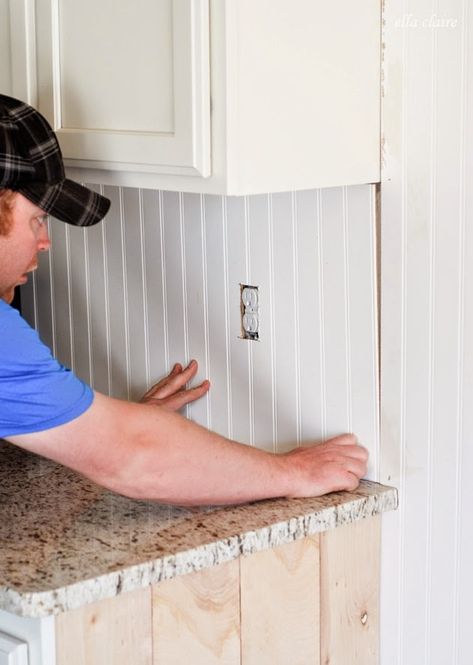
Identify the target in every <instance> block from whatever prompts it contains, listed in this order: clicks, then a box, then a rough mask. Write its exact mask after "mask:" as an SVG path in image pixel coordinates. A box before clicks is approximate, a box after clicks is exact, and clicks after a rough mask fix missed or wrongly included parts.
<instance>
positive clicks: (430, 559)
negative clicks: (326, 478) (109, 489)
mask: <svg viewBox="0 0 473 665" xmlns="http://www.w3.org/2000/svg"><path fill="white" fill-rule="evenodd" d="M409 15H410V17H409ZM435 15H437V17H443V18H445V19H451V21H453V23H452V22H450V26H451V27H433V25H434V21H435ZM472 27H473V26H472V13H471V6H469V4H468V0H444V1H443V2H440V1H437V2H432V1H429V2H427V1H422V0H417V1H416V2H414V1H413V0H405V1H404V2H403V3H399V2H397V1H396V0H386V7H385V39H384V41H385V50H384V54H385V63H384V65H385V67H384V69H385V80H384V87H385V95H384V99H383V116H384V118H383V123H384V136H385V146H384V150H385V154H384V159H385V169H384V175H383V180H384V182H383V184H382V217H381V219H382V288H381V294H382V310H381V323H382V331H381V352H382V353H381V370H382V373H381V376H382V383H381V397H382V400H381V417H382V435H381V480H382V481H386V482H389V483H392V484H394V485H397V486H398V487H399V489H400V499H401V506H400V509H399V511H398V512H397V513H393V514H390V515H386V516H385V519H384V522H383V524H384V531H383V552H384V554H383V578H382V579H383V604H382V617H383V634H382V649H383V653H382V665H471V663H472V662H473V631H472V629H471V621H470V619H471V609H470V600H471V597H472V595H473V566H472V562H473V533H472V529H471V523H472V522H471V508H472V506H473V484H472V482H471V478H472V476H473V446H472V441H473V346H472V344H473V309H472V307H473V235H472V221H473V220H472V212H473V209H472V203H473V200H472V192H473V190H472V188H471V183H472V182H473V180H472V176H473V161H472V160H473V150H472V148H473V143H472V139H473V107H472V101H473V97H472V95H473V80H472V76H471V74H472V69H471V59H472V56H473V50H472V49H473V31H472Z"/></svg>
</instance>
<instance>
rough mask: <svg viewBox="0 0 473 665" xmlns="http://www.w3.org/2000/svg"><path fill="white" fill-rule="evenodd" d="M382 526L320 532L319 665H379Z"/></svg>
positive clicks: (375, 523)
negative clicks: (380, 547)
mask: <svg viewBox="0 0 473 665" xmlns="http://www.w3.org/2000/svg"><path fill="white" fill-rule="evenodd" d="M380 524H381V522H380V519H379V516H377V517H373V518H370V519H369V520H364V521H361V522H357V523H354V524H349V525H347V526H344V527H341V528H338V529H334V530H333V531H327V532H325V533H323V534H321V537H320V607H321V628H320V639H321V665H378V662H379V653H378V652H379V546H380Z"/></svg>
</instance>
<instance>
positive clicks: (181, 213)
mask: <svg viewBox="0 0 473 665" xmlns="http://www.w3.org/2000/svg"><path fill="white" fill-rule="evenodd" d="M179 233H180V237H181V243H180V245H181V277H182V323H183V328H184V357H185V361H186V362H189V360H190V358H189V316H188V313H187V299H188V294H187V271H186V243H185V242H184V205H183V194H182V192H179Z"/></svg>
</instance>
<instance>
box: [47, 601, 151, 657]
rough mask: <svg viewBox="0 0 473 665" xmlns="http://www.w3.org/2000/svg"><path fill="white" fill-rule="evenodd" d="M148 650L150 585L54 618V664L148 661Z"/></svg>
mask: <svg viewBox="0 0 473 665" xmlns="http://www.w3.org/2000/svg"><path fill="white" fill-rule="evenodd" d="M151 652H152V640H151V589H139V590H138V591H131V592H128V593H123V594H121V595H118V596H116V597H115V598H108V599H106V600H101V601H99V602H97V603H93V604H91V605H86V606H85V607H81V608H79V609H77V610H71V611H69V612H65V613H64V614H59V615H58V617H57V618H56V665H104V664H105V663H113V665H131V664H132V665H151V662H152V658H151Z"/></svg>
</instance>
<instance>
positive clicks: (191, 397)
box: [140, 360, 210, 411]
mask: <svg viewBox="0 0 473 665" xmlns="http://www.w3.org/2000/svg"><path fill="white" fill-rule="evenodd" d="M197 370H198V364H197V362H196V361H195V360H191V362H190V363H189V364H188V365H187V367H185V368H184V369H183V368H182V365H181V364H180V363H176V364H175V365H174V367H173V368H172V370H171V371H170V372H169V374H168V375H167V376H165V377H164V378H163V379H161V381H159V382H158V383H156V384H155V385H154V386H152V388H150V389H149V390H148V392H147V393H145V395H144V396H143V397H142V398H141V400H140V402H141V403H142V404H154V405H156V406H163V407H166V408H167V409H170V410H172V411H178V410H179V409H181V408H182V407H183V406H185V405H186V404H189V403H190V402H194V401H195V400H197V399H199V398H200V397H202V396H203V395H205V393H206V392H207V391H208V390H209V388H210V382H209V381H203V382H202V383H201V384H200V385H198V386H195V387H193V388H189V389H186V385H187V384H188V383H189V382H190V381H191V380H192V379H193V378H194V377H195V375H196V373H197Z"/></svg>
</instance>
